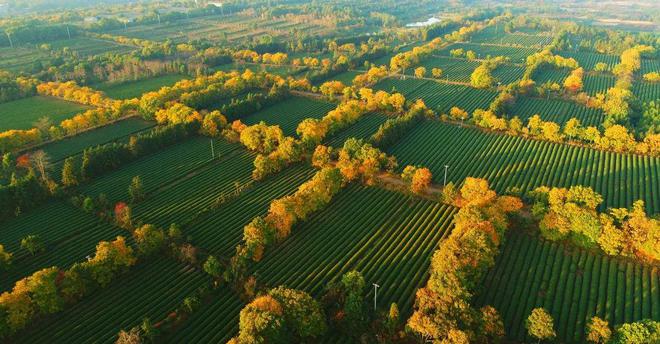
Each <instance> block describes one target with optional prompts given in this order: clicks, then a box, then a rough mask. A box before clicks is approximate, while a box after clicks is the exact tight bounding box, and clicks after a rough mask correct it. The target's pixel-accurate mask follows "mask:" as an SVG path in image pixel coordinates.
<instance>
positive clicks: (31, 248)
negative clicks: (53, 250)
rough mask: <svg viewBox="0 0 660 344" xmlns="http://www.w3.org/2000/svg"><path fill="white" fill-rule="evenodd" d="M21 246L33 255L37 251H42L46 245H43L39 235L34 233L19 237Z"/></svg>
mask: <svg viewBox="0 0 660 344" xmlns="http://www.w3.org/2000/svg"><path fill="white" fill-rule="evenodd" d="M21 247H22V248H24V249H25V250H27V251H28V252H30V254H31V255H33V256H34V255H35V254H37V253H39V252H43V251H44V250H45V249H46V246H45V245H44V242H43V240H42V239H41V237H39V236H38V235H35V234H30V235H28V236H26V237H25V238H23V239H21Z"/></svg>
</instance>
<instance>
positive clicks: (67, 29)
mask: <svg viewBox="0 0 660 344" xmlns="http://www.w3.org/2000/svg"><path fill="white" fill-rule="evenodd" d="M66 34H67V35H69V39H71V31H69V24H66Z"/></svg>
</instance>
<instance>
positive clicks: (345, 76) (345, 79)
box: [314, 70, 363, 86]
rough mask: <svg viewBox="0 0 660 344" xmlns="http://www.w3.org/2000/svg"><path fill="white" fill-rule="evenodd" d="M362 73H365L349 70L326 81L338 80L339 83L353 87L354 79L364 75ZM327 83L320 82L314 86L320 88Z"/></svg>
mask: <svg viewBox="0 0 660 344" xmlns="http://www.w3.org/2000/svg"><path fill="white" fill-rule="evenodd" d="M362 73H363V72H358V71H354V70H349V71H346V72H343V73H339V74H337V75H335V76H332V77H330V78H328V80H325V81H330V80H337V81H341V82H342V83H343V84H344V85H346V86H351V85H352V84H353V79H355V77H356V76H357V75H359V74H362ZM325 81H319V82H317V83H316V84H315V85H314V86H320V85H321V84H323V83H324V82H325Z"/></svg>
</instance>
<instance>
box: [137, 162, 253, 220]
mask: <svg viewBox="0 0 660 344" xmlns="http://www.w3.org/2000/svg"><path fill="white" fill-rule="evenodd" d="M254 157H255V154H253V153H250V152H247V151H243V150H241V151H238V154H236V155H233V156H229V155H228V156H226V157H225V158H220V159H218V160H216V161H214V162H213V163H211V164H209V165H208V166H206V167H205V168H201V169H198V170H197V171H195V172H194V173H191V174H190V175H188V176H185V178H180V179H178V180H175V181H174V182H172V183H170V184H168V185H165V186H162V187H161V188H159V189H158V190H155V191H154V192H152V193H151V194H149V195H148V197H147V199H146V200H144V201H142V202H140V203H138V204H137V205H135V207H134V208H133V214H134V216H135V218H136V219H138V220H140V221H142V222H144V223H153V224H156V225H159V226H162V227H166V226H169V225H170V224H172V223H177V224H180V225H184V224H186V223H188V222H189V221H191V220H192V219H194V218H195V217H196V216H197V215H198V214H199V213H200V212H201V211H204V210H207V209H210V208H212V207H213V206H214V205H216V204H218V203H217V202H218V200H219V199H220V198H221V197H222V196H223V195H227V196H228V195H230V194H231V193H232V192H235V190H236V185H237V184H238V185H245V184H249V183H251V182H252V169H253V164H252V163H253V161H254ZM126 187H128V185H126Z"/></svg>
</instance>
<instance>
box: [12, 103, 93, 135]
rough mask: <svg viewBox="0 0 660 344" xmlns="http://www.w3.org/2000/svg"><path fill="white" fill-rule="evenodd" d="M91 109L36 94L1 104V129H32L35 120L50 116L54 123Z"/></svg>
mask: <svg viewBox="0 0 660 344" xmlns="http://www.w3.org/2000/svg"><path fill="white" fill-rule="evenodd" d="M87 109H89V107H88V106H85V105H81V104H77V103H73V102H68V101H65V100H60V99H57V98H52V97H42V96H34V97H29V98H23V99H18V100H13V101H10V102H6V103H1V104H0V131H5V130H10V129H30V128H32V127H34V125H33V124H34V122H36V121H38V120H39V119H40V118H42V117H48V118H49V119H50V120H51V121H52V123H53V124H59V123H60V122H62V121H63V120H65V119H68V118H71V117H73V116H75V115H76V114H78V113H81V112H83V111H85V110H87Z"/></svg>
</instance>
